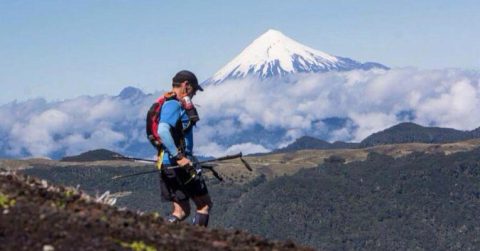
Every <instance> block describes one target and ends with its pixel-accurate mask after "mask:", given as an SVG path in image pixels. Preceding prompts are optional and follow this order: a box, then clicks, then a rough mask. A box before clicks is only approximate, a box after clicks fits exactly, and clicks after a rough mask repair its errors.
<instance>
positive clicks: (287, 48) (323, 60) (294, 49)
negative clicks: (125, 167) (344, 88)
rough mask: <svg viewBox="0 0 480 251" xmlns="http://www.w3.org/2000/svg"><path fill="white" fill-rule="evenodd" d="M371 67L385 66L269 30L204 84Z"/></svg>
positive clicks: (382, 67) (383, 67)
mask: <svg viewBox="0 0 480 251" xmlns="http://www.w3.org/2000/svg"><path fill="white" fill-rule="evenodd" d="M371 68H381V69H388V67H386V66H383V65H381V64H378V63H371V62H369V63H364V64H362V63H360V62H358V61H355V60H352V59H349V58H345V57H336V56H332V55H330V54H328V53H325V52H323V51H319V50H316V49H313V48H310V47H308V46H305V45H303V44H300V43H299V42H297V41H295V40H293V39H291V38H289V37H287V36H285V35H284V34H283V33H282V32H280V31H277V30H268V31H267V32H265V33H264V34H263V35H261V36H260V37H259V38H257V39H255V41H253V43H252V44H250V45H249V46H248V47H247V48H245V49H244V50H243V51H242V52H241V53H240V54H239V55H238V56H237V57H235V58H234V59H233V60H232V61H230V62H229V63H228V64H227V65H225V66H224V67H223V68H222V69H220V70H219V71H218V72H217V73H215V75H213V76H212V77H211V78H210V79H208V80H207V81H205V82H204V84H205V85H208V84H211V83H213V84H215V83H219V82H222V81H224V80H226V79H236V78H243V77H246V76H259V77H262V78H268V77H273V76H285V75H288V74H291V73H302V72H326V71H332V70H337V71H348V70H354V69H363V70H368V69H371Z"/></svg>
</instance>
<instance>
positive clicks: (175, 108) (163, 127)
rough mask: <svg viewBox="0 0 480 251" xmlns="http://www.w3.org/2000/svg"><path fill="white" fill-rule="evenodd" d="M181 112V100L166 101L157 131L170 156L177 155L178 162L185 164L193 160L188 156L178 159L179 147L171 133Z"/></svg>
mask: <svg viewBox="0 0 480 251" xmlns="http://www.w3.org/2000/svg"><path fill="white" fill-rule="evenodd" d="M180 112H181V107H180V103H179V102H177V101H175V100H171V101H167V102H165V104H163V106H162V109H161V114H160V123H159V124H158V130H157V132H158V135H159V136H160V138H161V139H162V142H163V145H164V146H165V148H166V150H167V152H168V153H169V154H170V156H173V157H177V164H179V165H181V166H185V165H189V164H191V162H190V161H189V160H188V159H187V158H180V159H178V157H179V156H178V153H179V152H178V148H177V146H176V145H175V141H174V140H173V136H172V133H171V128H172V127H174V126H175V124H176V123H177V121H178V120H179V119H180Z"/></svg>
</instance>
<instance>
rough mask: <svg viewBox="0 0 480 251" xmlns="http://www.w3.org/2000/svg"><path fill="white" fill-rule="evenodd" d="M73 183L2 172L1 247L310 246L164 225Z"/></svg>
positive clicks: (150, 250) (155, 250) (155, 249)
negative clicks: (104, 200) (105, 201)
mask: <svg viewBox="0 0 480 251" xmlns="http://www.w3.org/2000/svg"><path fill="white" fill-rule="evenodd" d="M96 201H98V199H94V198H91V197H89V196H88V195H86V194H84V193H82V192H81V191H78V190H76V189H74V188H65V187H62V186H58V187H56V186H52V185H50V184H48V183H47V182H45V181H42V180H39V179H35V178H31V177H28V176H17V175H11V174H7V173H0V209H1V210H2V213H1V214H0V243H2V245H1V249H2V250H142V251H143V250H144V251H159V250H179V251H181V250H313V249H310V248H305V247H301V246H297V245H296V244H294V243H292V242H278V241H269V240H266V239H264V238H261V237H258V236H253V235H249V234H247V233H245V232H242V231H230V232H229V231H225V230H221V229H208V228H201V227H192V226H189V225H187V224H178V225H171V224H167V223H166V222H165V221H164V220H163V219H162V218H161V217H159V216H158V214H148V215H143V214H140V213H135V212H133V211H130V210H119V209H118V208H116V207H113V206H109V205H106V204H102V203H99V202H96Z"/></svg>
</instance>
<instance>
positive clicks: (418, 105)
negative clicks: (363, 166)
mask: <svg viewBox="0 0 480 251" xmlns="http://www.w3.org/2000/svg"><path fill="white" fill-rule="evenodd" d="M290 80H291V82H289V83H286V82H282V81H280V80H278V79H269V80H264V81H259V80H257V79H252V78H248V79H243V80H234V81H226V82H224V83H222V84H220V85H217V86H208V87H206V88H205V91H204V92H200V93H199V94H198V96H197V97H195V99H194V102H195V103H198V104H199V105H201V106H200V107H198V111H199V114H200V117H201V120H200V122H199V126H198V128H196V129H195V150H196V152H197V153H198V154H201V155H210V156H219V155H224V154H227V153H232V152H235V151H244V153H253V152H255V151H257V152H263V151H267V150H268V149H267V148H272V149H273V148H275V147H279V146H285V145H286V144H288V143H291V142H293V141H294V140H295V139H296V138H298V137H300V136H303V135H312V136H317V137H326V139H327V140H330V141H335V140H353V141H360V140H362V139H364V138H365V137H366V136H368V135H370V134H371V133H374V132H377V131H380V130H383V129H385V128H387V127H390V126H392V125H395V124H397V123H399V122H402V121H403V120H404V118H402V117H398V116H397V114H398V113H399V112H402V111H408V112H410V113H411V114H413V115H414V120H413V122H415V123H418V124H420V125H425V126H428V125H435V126H440V127H450V128H455V129H461V130H471V129H475V128H477V127H478V126H480V74H479V73H477V72H472V71H465V70H460V69H444V70H418V69H414V68H395V69H391V70H389V71H384V70H370V71H361V70H359V71H350V72H328V73H322V74H299V75H297V76H291V77H290ZM158 95H159V94H158V93H156V94H154V95H153V96H148V97H146V98H144V99H139V100H137V101H135V102H131V101H130V100H123V99H119V98H114V97H110V96H105V95H102V96H95V97H88V96H82V97H78V98H75V99H71V100H65V101H59V102H46V101H45V100H43V99H34V100H28V101H25V102H12V103H9V104H5V105H3V106H0V116H1V117H2V120H0V136H1V139H2V140H1V143H0V151H3V152H6V153H8V154H11V155H17V156H22V155H32V156H45V155H51V154H53V153H54V152H58V151H66V152H67V153H68V154H77V153H80V152H82V151H86V150H90V149H94V148H99V147H104V148H109V149H112V150H116V151H123V150H125V149H127V148H128V147H129V146H135V145H136V144H138V143H139V142H142V143H146V141H145V136H144V130H145V129H144V126H145V125H144V123H145V122H144V119H145V114H146V111H147V110H148V108H149V107H150V105H151V103H152V102H153V100H154V99H155V98H156V97H157V96H158ZM329 117H342V118H347V117H348V118H350V120H349V121H348V122H347V125H346V126H345V127H343V128H335V129H328V125H326V124H324V123H322V122H321V120H322V119H325V118H329ZM258 126H260V127H262V128H265V129H266V132H271V133H276V134H275V135H273V136H271V135H270V139H269V140H270V141H271V142H265V139H266V138H267V137H266V136H265V137H264V135H260V134H252V130H254V128H257V127H258ZM238 135H241V136H240V137H238ZM243 136H244V137H243ZM229 138H235V141H234V142H230V143H228V144H227V143H225V141H224V142H221V141H220V140H219V139H229ZM146 144H148V143H146ZM230 144H231V145H232V146H229V145H230ZM138 154H141V155H146V154H148V155H149V154H151V153H141V152H139V153H138Z"/></svg>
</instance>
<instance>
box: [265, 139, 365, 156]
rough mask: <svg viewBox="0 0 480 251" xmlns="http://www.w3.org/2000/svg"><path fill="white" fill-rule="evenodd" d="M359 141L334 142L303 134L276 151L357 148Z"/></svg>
mask: <svg viewBox="0 0 480 251" xmlns="http://www.w3.org/2000/svg"><path fill="white" fill-rule="evenodd" d="M357 145H358V143H347V142H343V141H336V142H334V143H329V142H327V141H325V140H321V139H317V138H314V137H310V136H303V137H300V138H298V139H296V140H295V142H293V143H292V144H290V145H288V146H286V147H284V148H280V149H277V150H275V151H274V152H291V151H298V150H304V149H317V150H326V149H344V148H355V147H357Z"/></svg>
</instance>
